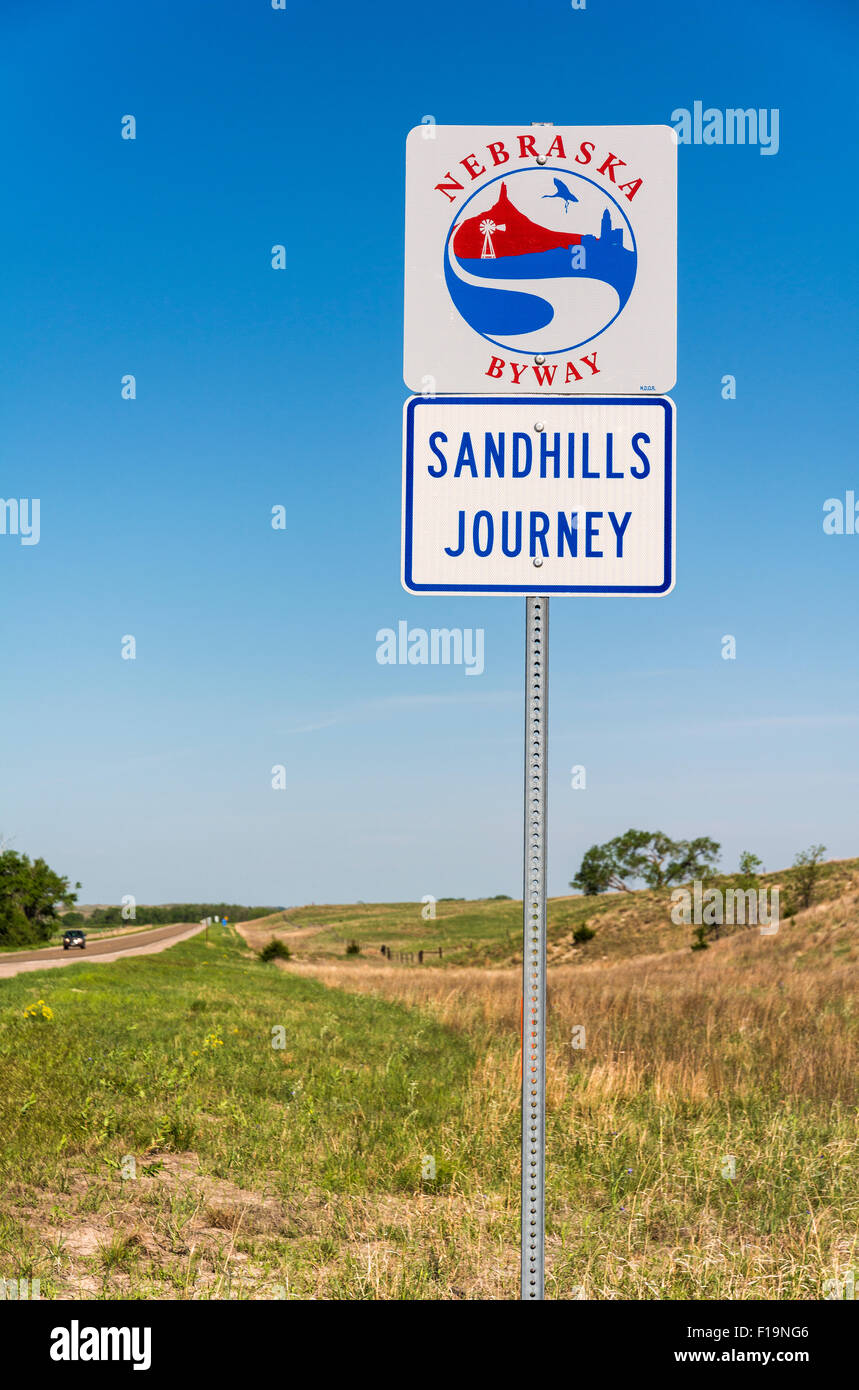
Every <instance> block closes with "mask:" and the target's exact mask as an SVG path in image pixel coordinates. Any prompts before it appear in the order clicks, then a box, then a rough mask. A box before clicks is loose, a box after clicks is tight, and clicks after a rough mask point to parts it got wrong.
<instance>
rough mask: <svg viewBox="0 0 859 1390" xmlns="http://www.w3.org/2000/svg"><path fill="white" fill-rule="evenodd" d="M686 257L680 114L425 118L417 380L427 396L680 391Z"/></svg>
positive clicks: (407, 367)
mask: <svg viewBox="0 0 859 1390" xmlns="http://www.w3.org/2000/svg"><path fill="white" fill-rule="evenodd" d="M676 260H677V136H676V132H675V131H674V129H673V128H672V127H671V126H668V125H652V126H527V125H526V126H436V125H428V124H427V125H422V126H419V127H417V129H415V130H412V131H411V132H410V134H409V136H408V140H407V143H406V287H405V288H406V293H405V353H404V376H405V380H406V384H407V385H408V386H409V387H410V388H411V390H412V391H415V392H419V393H420V394H421V395H423V396H427V397H431V396H433V395H435V394H438V393H445V392H448V393H449V392H464V393H472V394H479V395H487V394H490V393H493V394H494V393H498V394H501V395H507V396H511V395H516V394H522V395H533V394H535V393H537V392H546V393H547V394H563V395H566V394H570V395H595V394H598V395H612V394H614V395H617V394H632V395H639V394H641V395H645V394H650V393H653V394H658V393H661V392H665V391H669V390H670V389H671V388H672V386H673V385H674V382H675V377H676V366H675V363H676V298H677V296H676V278H677V271H676Z"/></svg>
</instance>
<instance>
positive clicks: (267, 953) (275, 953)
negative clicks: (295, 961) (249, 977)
mask: <svg viewBox="0 0 859 1390" xmlns="http://www.w3.org/2000/svg"><path fill="white" fill-rule="evenodd" d="M291 957H292V952H291V951H290V949H289V947H288V946H287V945H286V942H284V941H279V940H278V938H277V937H276V936H273V937H272V938H271V941H267V942H266V944H265V945H264V946H263V948H262V950H261V951H260V953H259V958H260V960H262V961H270V960H290V959H291Z"/></svg>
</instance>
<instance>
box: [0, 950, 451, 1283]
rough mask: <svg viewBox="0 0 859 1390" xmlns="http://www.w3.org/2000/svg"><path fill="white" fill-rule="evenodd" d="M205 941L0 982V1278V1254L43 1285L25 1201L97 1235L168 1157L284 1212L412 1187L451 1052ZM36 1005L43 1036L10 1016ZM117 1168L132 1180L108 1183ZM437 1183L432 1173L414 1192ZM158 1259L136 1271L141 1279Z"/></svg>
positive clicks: (433, 1132) (437, 1123)
mask: <svg viewBox="0 0 859 1390" xmlns="http://www.w3.org/2000/svg"><path fill="white" fill-rule="evenodd" d="M210 941H211V944H210V945H209V947H208V948H207V946H206V943H205V940H204V939H203V938H202V937H197V938H194V939H192V940H190V941H188V942H184V943H181V944H179V945H177V946H174V947H171V948H170V949H169V950H168V951H165V952H163V953H162V954H160V955H156V956H152V957H141V958H138V959H134V960H129V961H127V962H117V963H116V964H113V965H99V966H87V964H86V963H85V962H82V963H81V964H75V965H72V966H68V967H67V968H65V969H63V970H62V971H56V970H55V971H50V972H44V973H42V972H39V973H32V974H26V975H21V976H19V977H17V978H15V979H12V980H7V981H3V982H0V1069H2V1074H3V1078H4V1084H3V1090H2V1095H0V1186H2V1189H3V1190H4V1191H5V1192H6V1193H10V1192H11V1193H13V1194H15V1195H16V1196H17V1197H18V1199H19V1203H18V1204H19V1206H20V1208H21V1211H20V1214H18V1215H16V1214H15V1212H14V1210H10V1203H9V1202H8V1201H7V1202H6V1204H5V1208H6V1213H7V1214H6V1216H5V1217H4V1218H3V1219H2V1224H0V1274H2V1273H3V1267H2V1266H4V1265H5V1266H6V1269H7V1275H8V1277H13V1274H14V1272H15V1271H14V1270H11V1269H9V1263H10V1252H13V1251H14V1252H15V1258H14V1259H13V1260H12V1263H13V1264H14V1263H15V1262H16V1261H17V1263H18V1265H19V1266H20V1265H23V1266H27V1267H28V1268H31V1269H33V1270H34V1271H35V1274H36V1275H37V1276H38V1275H39V1274H41V1275H42V1277H43V1290H44V1287H45V1286H46V1281H47V1287H48V1288H50V1287H51V1280H52V1277H53V1276H52V1272H51V1269H50V1268H49V1265H50V1261H47V1257H46V1256H45V1255H44V1249H45V1238H44V1232H39V1230H38V1227H39V1224H40V1223H39V1222H37V1221H36V1222H33V1223H32V1230H31V1232H30V1235H29V1236H28V1235H27V1230H28V1220H27V1213H28V1211H30V1209H31V1208H33V1207H36V1208H38V1207H39V1204H40V1198H41V1197H42V1196H43V1194H50V1195H51V1201H52V1202H55V1203H59V1204H60V1206H61V1208H62V1210H63V1212H64V1213H65V1214H66V1216H67V1218H68V1219H70V1220H71V1219H73V1217H74V1214H75V1213H78V1214H80V1213H79V1209H80V1205H81V1203H82V1204H83V1205H84V1207H85V1208H86V1206H87V1205H89V1206H91V1207H92V1211H93V1215H94V1216H95V1217H97V1218H98V1220H97V1221H96V1224H102V1225H103V1221H102V1217H103V1216H104V1213H105V1212H107V1211H109V1210H110V1208H111V1207H113V1206H115V1205H116V1201H117V1199H119V1198H120V1197H121V1195H122V1196H123V1200H125V1199H126V1198H128V1197H129V1194H131V1193H132V1191H133V1198H134V1201H136V1202H139V1201H142V1202H144V1203H145V1202H146V1201H147V1200H148V1198H149V1197H150V1196H153V1195H156V1196H157V1189H158V1184H157V1181H156V1180H155V1179H156V1178H157V1174H158V1171H159V1170H158V1163H159V1161H160V1162H162V1163H163V1162H165V1156H169V1155H175V1154H180V1153H181V1154H186V1153H190V1152H193V1154H194V1155H195V1156H196V1159H195V1162H196V1163H197V1164H198V1165H199V1168H200V1170H201V1171H202V1172H203V1173H204V1174H206V1175H207V1176H208V1178H210V1179H213V1180H228V1181H229V1183H230V1184H232V1185H234V1186H235V1187H237V1188H242V1189H245V1188H247V1189H249V1190H250V1191H255V1192H257V1193H263V1194H265V1193H269V1194H272V1195H274V1196H275V1197H277V1198H278V1199H279V1200H281V1201H282V1202H287V1203H293V1204H294V1203H298V1206H299V1207H300V1206H301V1203H302V1202H303V1201H309V1202H311V1203H312V1202H315V1201H318V1196H314V1195H313V1194H318V1193H319V1192H320V1191H325V1192H327V1193H331V1194H338V1193H340V1194H348V1193H351V1194H356V1193H360V1194H363V1195H367V1194H373V1193H378V1194H384V1193H403V1194H410V1193H411V1194H413V1193H419V1192H421V1191H422V1190H424V1189H425V1187H426V1184H425V1183H423V1182H422V1179H421V1159H422V1156H423V1154H424V1153H426V1152H435V1151H436V1150H437V1148H438V1145H439V1141H440V1136H441V1135H442V1134H443V1132H444V1131H445V1130H446V1129H448V1128H449V1127H450V1126H451V1124H454V1125H455V1117H456V1114H457V1110H458V1108H459V1105H460V1104H461V1097H462V1095H463V1093H464V1092H465V1090H466V1089H467V1083H468V1077H469V1073H470V1068H471V1048H470V1045H469V1043H468V1041H467V1040H466V1039H465V1038H464V1037H462V1036H461V1035H457V1034H456V1033H453V1032H451V1031H450V1030H448V1029H445V1028H444V1027H442V1026H441V1025H440V1024H438V1023H435V1022H433V1021H432V1020H431V1019H428V1018H426V1017H423V1016H421V1015H418V1014H416V1013H415V1012H413V1011H409V1010H407V1009H406V1008H404V1007H402V1006H401V1005H398V1004H391V1003H387V1002H383V1001H380V1000H376V999H373V998H369V997H364V996H359V995H350V994H346V993H341V992H339V991H333V992H332V991H331V990H328V989H326V988H324V987H323V986H322V985H320V984H318V983H316V982H314V981H309V980H302V979H296V978H293V977H290V976H289V975H287V974H285V973H283V972H282V971H279V970H277V969H276V968H275V967H273V966H265V965H263V964H261V963H260V962H259V961H258V960H257V959H256V958H253V957H251V956H250V953H249V952H248V951H247V948H246V947H245V946H244V943H242V942H241V941H240V940H239V938H238V937H237V936H236V935H235V933H234V932H233V930H232V929H231V928H227V929H226V930H225V929H223V928H212V929H211V931H210ZM38 999H43V1000H44V1001H45V1002H46V1004H47V1005H48V1006H49V1007H50V1009H51V1010H52V1011H53V1018H52V1019H50V1020H49V1021H48V1020H43V1019H39V1020H33V1019H29V1018H26V1017H25V1016H24V1013H23V1010H24V1008H25V1007H26V1006H27V1005H28V1004H30V1003H32V1002H34V1001H36V1000H38ZM275 1028H283V1029H284V1030H285V1031H284V1037H285V1047H284V1048H282V1049H277V1048H274V1047H273V1046H272V1030H273V1029H275ZM129 1154H130V1155H133V1156H135V1159H136V1162H137V1170H138V1176H137V1178H136V1179H135V1181H134V1183H133V1184H132V1183H131V1182H127V1181H126V1182H123V1179H122V1177H121V1172H122V1161H123V1158H124V1157H125V1156H126V1155H129ZM153 1164H154V1165H155V1174H154V1175H153V1177H150V1176H147V1173H146V1167H147V1165H149V1166H150V1167H151V1166H152V1165H153ZM452 1176H453V1169H452V1168H451V1167H450V1165H448V1166H447V1169H446V1170H444V1171H440V1173H439V1176H438V1179H437V1181H436V1183H435V1184H433V1190H435V1191H441V1190H443V1188H444V1187H445V1185H446V1184H449V1182H450V1180H451V1178H452ZM147 1188H149V1189H150V1191H149V1192H147ZM172 1196H173V1198H175V1199H176V1200H178V1203H179V1209H178V1217H179V1218H180V1219H181V1216H182V1199H181V1198H180V1197H178V1196H177V1194H176V1193H173V1194H172ZM234 1205H235V1203H233V1206H234ZM239 1205H240V1203H239ZM11 1206H12V1208H14V1206H15V1203H14V1202H13V1203H12V1204H11ZM167 1206H168V1208H171V1209H172V1202H171V1201H168V1203H167ZM230 1209H232V1208H230ZM30 1214H31V1215H32V1214H33V1213H32V1212H30ZM58 1224H59V1228H60V1229H62V1227H63V1225H64V1222H63V1221H60V1222H59V1223H58ZM215 1224H216V1225H217V1223H215ZM117 1238H118V1239H119V1240H120V1245H119V1246H117V1247H116V1248H117V1249H121V1250H123V1251H124V1250H125V1249H126V1245H125V1244H122V1241H123V1240H124V1239H125V1237H124V1236H123V1233H122V1231H120V1232H119V1236H118V1237H117V1236H116V1233H115V1232H110V1231H108V1232H107V1243H106V1244H105V1241H104V1240H102V1241H101V1243H100V1247H99V1248H100V1253H99V1254H98V1255H97V1256H94V1257H93V1258H94V1259H95V1260H96V1262H98V1261H100V1262H101V1265H102V1266H105V1264H106V1263H107V1264H108V1265H110V1267H111V1269H114V1271H115V1269H116V1268H118V1267H120V1266H123V1267H124V1265H123V1261H124V1264H125V1265H127V1264H128V1263H129V1260H130V1258H131V1257H130V1255H129V1254H128V1252H126V1256H123V1260H119V1258H118V1257H117V1256H116V1253H115V1249H114V1242H115V1239H117ZM141 1239H142V1238H141ZM126 1243H127V1242H126ZM151 1243H152V1242H151V1241H150V1242H149V1244H150V1245H151ZM143 1244H145V1241H144V1242H143ZM134 1248H135V1247H132V1250H133V1249H134ZM142 1248H143V1246H142V1245H141V1246H140V1247H139V1248H138V1253H137V1256H136V1259H137V1261H138V1263H139V1257H140V1249H142ZM111 1251H113V1252H114V1253H110V1252H111ZM40 1252H41V1253H40ZM46 1261H47V1262H46ZM159 1264H163V1262H159V1261H155V1262H153V1260H152V1259H151V1258H150V1259H149V1261H148V1266H149V1277H150V1279H154V1280H155V1282H156V1284H157V1283H158V1281H159V1279H161V1278H162V1277H166V1276H164V1271H163V1269H159V1267H158V1266H159ZM169 1264H170V1261H167V1266H168V1267H169ZM287 1264H288V1262H287ZM60 1265H61V1266H62V1261H61V1262H60ZM186 1273H187V1271H186ZM60 1282H61V1281H60ZM192 1282H193V1281H192ZM54 1285H55V1286H56V1285H57V1280H56V1278H54Z"/></svg>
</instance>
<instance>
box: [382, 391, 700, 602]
mask: <svg viewBox="0 0 859 1390" xmlns="http://www.w3.org/2000/svg"><path fill="white" fill-rule="evenodd" d="M403 440H404V445H403V550H402V559H403V568H402V579H403V587H404V588H406V589H407V590H408V591H409V592H410V593H413V594H427V593H430V594H534V593H539V594H602V595H611V594H630V595H644V594H666V593H668V592H669V590H670V589H671V588H672V586H673V584H674V405H673V402H672V401H670V400H668V399H666V398H662V397H644V398H641V397H626V398H622V399H619V400H613V399H610V398H606V397H581V398H569V397H568V398H559V397H557V396H555V397H545V396H530V397H526V396H512V397H511V396H487V397H473V396H452V397H445V398H441V399H437V400H426V399H424V398H422V397H416V396H413V397H412V398H411V400H408V401H407V402H406V405H405V419H404V429H403Z"/></svg>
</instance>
